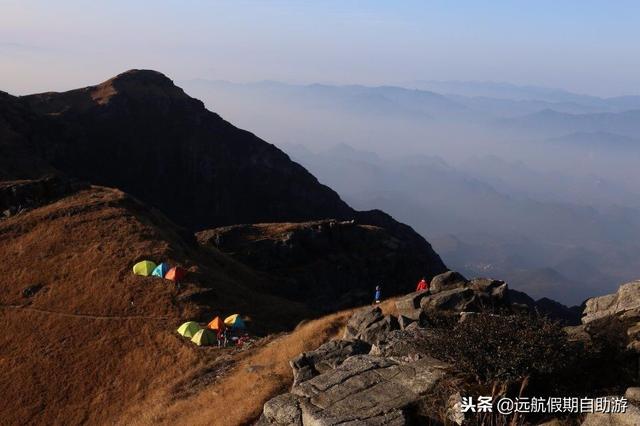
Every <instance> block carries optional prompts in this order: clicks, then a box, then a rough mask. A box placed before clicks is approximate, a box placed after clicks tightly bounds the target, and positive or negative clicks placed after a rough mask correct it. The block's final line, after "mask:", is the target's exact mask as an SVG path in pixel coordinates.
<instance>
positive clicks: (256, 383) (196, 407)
mask: <svg viewBox="0 0 640 426" xmlns="http://www.w3.org/2000/svg"><path fill="white" fill-rule="evenodd" d="M377 306H379V307H380V308H381V309H382V311H383V313H384V314H394V313H396V312H395V300H394V299H388V300H385V301H384V302H383V303H381V304H380V305H377ZM371 307H372V306H363V307H359V308H355V309H349V310H345V311H340V312H337V313H333V314H330V315H327V316H324V317H321V318H318V319H314V320H310V321H307V322H304V323H301V324H300V325H299V326H298V327H296V329H295V330H293V331H291V332H289V333H286V334H283V335H281V336H278V337H276V338H274V339H273V340H271V341H270V342H268V343H267V344H265V345H264V346H261V347H256V348H253V349H251V352H250V353H248V354H246V356H244V357H242V358H240V359H239V360H238V361H237V362H236V363H235V365H234V367H233V368H232V369H231V370H230V371H229V372H228V373H227V374H225V376H223V377H222V378H221V380H219V381H217V382H215V383H214V384H212V385H211V386H208V387H206V388H204V389H202V390H201V391H199V392H197V393H196V394H195V395H193V396H191V397H189V398H186V399H176V398H174V395H172V394H171V393H169V394H164V395H161V394H157V395H155V397H152V398H150V399H149V400H147V401H146V403H144V404H141V405H140V406H138V407H137V410H136V411H130V412H129V413H126V414H125V415H124V416H123V417H121V418H120V419H119V421H117V422H116V424H122V425H126V424H136V425H156V424H188V425H193V426H195V425H203V426H204V425H221V426H227V425H249V424H253V422H255V421H256V419H257V418H258V417H259V416H260V414H261V412H262V407H263V405H264V403H265V402H267V401H268V400H269V399H271V398H273V397H274V396H276V395H279V394H280V393H283V392H286V391H287V390H288V389H289V387H290V386H291V383H292V382H293V373H292V371H291V367H290V366H289V360H291V359H292V358H294V357H295V356H297V355H298V354H299V353H301V352H306V351H311V350H314V349H316V348H317V347H319V346H320V345H322V344H323V343H326V342H328V341H330V340H334V339H338V338H340V337H341V336H342V335H343V333H344V329H345V327H346V324H347V321H348V320H349V318H351V316H352V315H353V313H355V312H357V311H359V310H362V309H367V308H371ZM167 400H168V401H167ZM221 413H222V414H221Z"/></svg>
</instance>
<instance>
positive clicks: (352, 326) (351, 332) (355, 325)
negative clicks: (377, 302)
mask: <svg viewBox="0 0 640 426" xmlns="http://www.w3.org/2000/svg"><path fill="white" fill-rule="evenodd" d="M383 318H384V315H382V310H381V309H380V308H379V307H375V308H365V309H362V310H360V311H358V312H356V313H355V314H353V315H352V316H351V318H349V321H348V322H347V327H346V329H345V332H344V339H356V338H357V336H358V335H359V334H361V333H362V332H364V331H365V330H366V329H367V328H369V327H371V326H372V325H373V324H375V323H376V322H378V321H381V320H382V319H383Z"/></svg>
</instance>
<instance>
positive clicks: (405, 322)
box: [398, 315, 416, 330]
mask: <svg viewBox="0 0 640 426" xmlns="http://www.w3.org/2000/svg"><path fill="white" fill-rule="evenodd" d="M414 322H416V320H414V319H412V318H409V317H405V316H404V315H400V316H398V324H399V325H400V330H404V329H405V328H407V327H408V326H409V325H410V324H413V323H414Z"/></svg>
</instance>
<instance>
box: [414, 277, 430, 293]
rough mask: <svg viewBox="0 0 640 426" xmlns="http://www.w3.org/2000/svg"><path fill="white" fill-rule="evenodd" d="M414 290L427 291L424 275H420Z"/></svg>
mask: <svg viewBox="0 0 640 426" xmlns="http://www.w3.org/2000/svg"><path fill="white" fill-rule="evenodd" d="M416 291H429V283H428V282H427V280H426V278H425V277H422V279H421V280H420V282H419V283H418V286H417V287H416Z"/></svg>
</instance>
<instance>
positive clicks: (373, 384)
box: [292, 355, 449, 425]
mask: <svg viewBox="0 0 640 426" xmlns="http://www.w3.org/2000/svg"><path fill="white" fill-rule="evenodd" d="M448 368H449V366H448V365H447V364H445V363H442V362H440V361H438V360H435V359H433V358H423V359H420V360H418V361H415V362H410V363H399V362H395V361H392V360H390V359H386V358H381V357H375V356H369V355H357V356H353V357H350V358H348V359H347V360H346V361H345V362H344V363H342V365H340V366H339V367H338V368H336V369H335V370H331V371H328V372H326V373H324V374H321V375H319V376H317V377H314V378H313V379H311V380H308V381H306V382H303V383H302V384H300V385H299V386H296V387H294V388H293V389H292V393H293V394H294V395H296V396H298V397H299V398H300V407H301V410H302V424H303V425H336V424H343V423H345V424H354V425H355V424H361V425H369V424H381V425H382V424H385V425H386V424H397V425H404V424H407V419H406V415H407V411H408V410H409V408H410V406H411V405H412V404H414V403H415V402H417V401H419V400H420V399H421V398H422V397H424V395H425V394H427V393H428V392H429V391H430V390H432V389H433V388H434V386H435V385H436V383H437V382H438V381H439V380H440V379H442V378H443V377H444V376H445V375H446V371H447V369H448ZM347 422H352V423H347Z"/></svg>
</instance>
